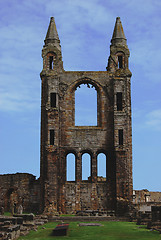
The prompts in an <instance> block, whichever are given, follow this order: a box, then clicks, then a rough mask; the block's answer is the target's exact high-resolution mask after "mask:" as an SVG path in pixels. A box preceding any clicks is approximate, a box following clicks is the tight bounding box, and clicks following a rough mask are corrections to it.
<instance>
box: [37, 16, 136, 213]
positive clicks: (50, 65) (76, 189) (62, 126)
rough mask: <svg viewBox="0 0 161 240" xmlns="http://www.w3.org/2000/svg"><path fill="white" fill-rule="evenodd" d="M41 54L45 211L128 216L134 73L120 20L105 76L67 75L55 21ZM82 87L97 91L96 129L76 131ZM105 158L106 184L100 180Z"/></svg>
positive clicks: (112, 41)
mask: <svg viewBox="0 0 161 240" xmlns="http://www.w3.org/2000/svg"><path fill="white" fill-rule="evenodd" d="M44 42H45V44H44V46H43V49H42V58H43V70H42V72H41V74H40V76H41V80H42V95H41V175H40V182H41V201H40V203H41V209H42V210H43V211H45V212H53V213H56V212H62V213H74V212H76V211H82V210H99V209H101V210H103V211H107V210H111V211H115V212H116V213H118V214H119V213H120V214H121V213H125V212H127V211H128V210H129V206H130V204H131V202H132V190H133V185H132V131H131V82H130V81H131V72H130V70H129V64H128V62H129V55H130V53H129V49H128V46H127V43H126V37H125V34H124V31H123V27H122V24H121V21H120V18H119V17H118V18H117V19H116V23H115V27H114V32H113V36H112V40H111V46H110V56H109V59H108V63H107V69H106V71H98V72H97V71H65V70H64V68H63V61H62V52H61V45H60V40H59V36H58V32H57V29H56V25H55V21H54V18H53V17H52V18H51V20H50V24H49V28H48V31H47V35H46V38H45V41H44ZM81 84H87V85H89V84H90V85H91V86H92V87H94V88H95V90H96V91H97V125H96V126H76V124H75V91H76V90H77V88H78V87H79V86H80V85H81ZM70 153H72V154H74V156H75V164H74V166H75V169H74V171H75V180H74V181H68V180H67V176H66V172H67V171H66V170H67V155H68V154H70ZM84 153H88V154H89V155H90V176H89V178H88V180H83V179H82V155H83V154H84ZM100 153H103V154H105V156H106V179H104V178H103V179H100V178H99V176H98V174H97V161H98V155H99V154H100Z"/></svg>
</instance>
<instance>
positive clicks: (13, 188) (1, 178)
mask: <svg viewBox="0 0 161 240" xmlns="http://www.w3.org/2000/svg"><path fill="white" fill-rule="evenodd" d="M39 202H40V184H39V180H36V179H35V176H33V175H32V174H28V173H16V174H4V175H0V206H3V208H4V211H10V212H12V213H13V214H14V213H17V211H18V210H19V207H20V206H23V210H24V211H25V212H35V213H37V212H38V211H39Z"/></svg>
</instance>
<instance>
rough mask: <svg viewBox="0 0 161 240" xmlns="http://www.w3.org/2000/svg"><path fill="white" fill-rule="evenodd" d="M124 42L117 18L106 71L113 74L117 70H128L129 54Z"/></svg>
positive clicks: (122, 31) (119, 21) (120, 24)
mask: <svg viewBox="0 0 161 240" xmlns="http://www.w3.org/2000/svg"><path fill="white" fill-rule="evenodd" d="M126 42H127V40H126V37H125V34H124V30H123V27H122V23H121V20H120V18H119V17H117V18H116V23H115V27H114V31H113V35H112V39H111V46H110V57H109V59H108V66H107V70H108V71H111V72H115V71H117V70H118V69H124V70H128V58H129V56H130V52H129V49H128V46H127V43H126Z"/></svg>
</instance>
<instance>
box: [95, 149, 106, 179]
mask: <svg viewBox="0 0 161 240" xmlns="http://www.w3.org/2000/svg"><path fill="white" fill-rule="evenodd" d="M97 177H99V178H98V180H100V181H105V180H106V155H105V154H104V153H99V154H98V156H97Z"/></svg>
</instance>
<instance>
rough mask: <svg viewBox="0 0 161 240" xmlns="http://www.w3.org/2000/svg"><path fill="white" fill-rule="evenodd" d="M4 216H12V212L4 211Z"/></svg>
mask: <svg viewBox="0 0 161 240" xmlns="http://www.w3.org/2000/svg"><path fill="white" fill-rule="evenodd" d="M4 216H12V214H11V213H10V212H5V213H4Z"/></svg>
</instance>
